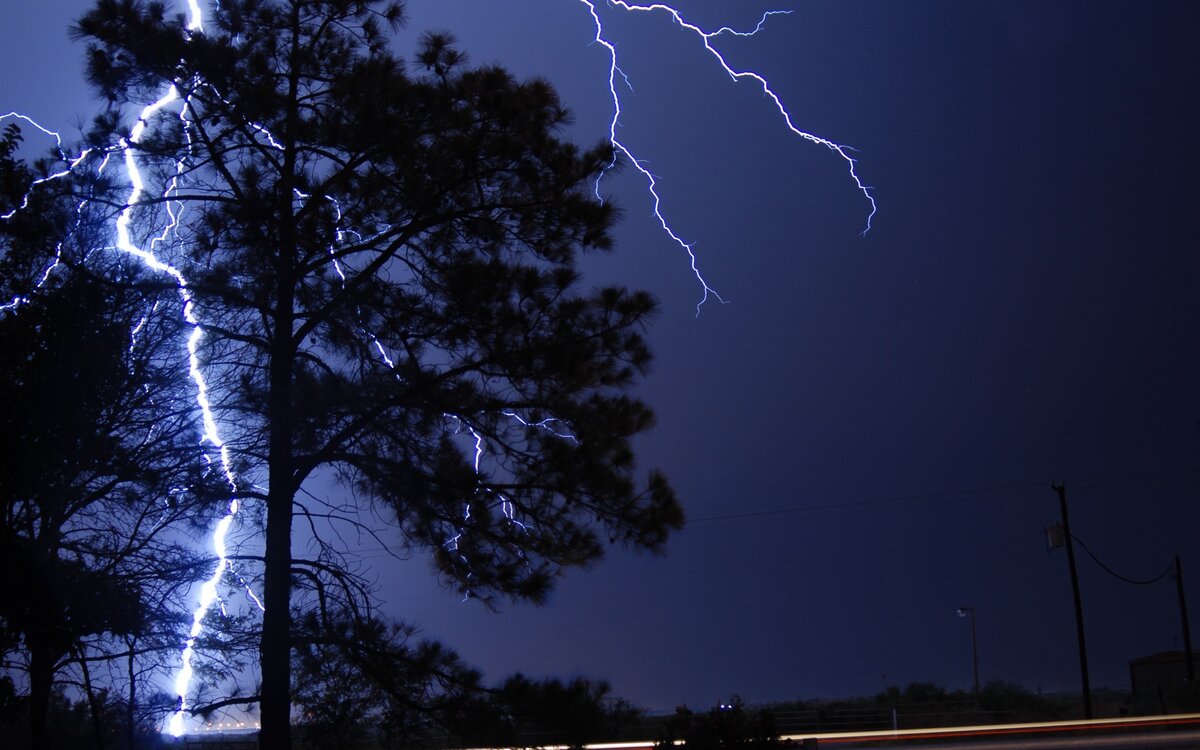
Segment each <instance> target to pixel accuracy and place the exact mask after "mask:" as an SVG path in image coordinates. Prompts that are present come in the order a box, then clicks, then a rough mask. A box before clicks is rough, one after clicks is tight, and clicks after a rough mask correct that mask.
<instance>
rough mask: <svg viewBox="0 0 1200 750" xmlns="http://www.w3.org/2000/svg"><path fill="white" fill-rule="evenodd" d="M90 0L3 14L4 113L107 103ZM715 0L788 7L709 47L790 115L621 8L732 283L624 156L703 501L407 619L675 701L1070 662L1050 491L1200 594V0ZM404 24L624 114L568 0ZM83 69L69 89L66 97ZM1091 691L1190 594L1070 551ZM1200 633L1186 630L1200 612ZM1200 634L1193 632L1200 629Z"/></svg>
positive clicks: (406, 603)
mask: <svg viewBox="0 0 1200 750" xmlns="http://www.w3.org/2000/svg"><path fill="white" fill-rule="evenodd" d="M86 4H87V3H86V2H84V0H60V1H59V2H43V3H40V4H38V7H37V8H36V9H35V8H33V7H26V5H29V6H32V5H33V4H25V3H22V4H21V7H20V9H18V10H11V9H6V10H5V11H4V12H3V13H4V15H3V18H4V23H3V25H2V26H0V64H2V65H3V70H4V71H5V72H4V75H3V77H2V78H0V110H2V111H8V110H9V109H21V110H23V111H26V112H28V113H29V114H31V115H33V116H35V117H37V118H38V119H39V120H41V121H43V122H44V123H46V124H57V125H61V126H64V127H66V126H68V125H70V124H71V123H72V122H73V121H74V120H75V119H77V118H75V116H76V115H86V114H87V113H88V112H89V110H90V106H89V104H88V102H87V99H86V94H85V93H84V89H83V86H82V84H81V83H80V75H79V70H80V62H81V58H82V51H81V49H79V48H78V47H74V46H71V45H70V44H69V42H68V41H67V37H66V32H65V27H66V24H67V22H68V20H69V19H71V18H73V17H74V16H77V15H78V14H79V13H80V12H81V11H82V9H83V8H84V7H85V6H86ZM678 6H679V7H680V8H681V9H683V10H684V11H685V13H686V14H687V15H688V16H689V17H690V18H691V19H692V20H694V21H695V22H697V23H699V24H701V25H709V26H719V25H722V24H725V23H728V24H732V25H735V26H747V25H752V24H753V23H754V22H756V21H757V19H758V16H759V14H760V13H761V11H763V10H766V9H768V8H782V9H789V10H794V11H795V13H794V14H793V15H790V16H785V17H777V18H774V19H772V21H771V22H770V24H769V25H768V28H767V30H766V31H764V32H763V33H762V34H761V35H760V36H758V37H756V38H755V39H753V40H749V41H746V40H729V41H728V42H726V43H724V44H722V49H724V50H726V51H727V52H728V54H729V56H730V58H731V61H732V62H733V63H734V65H735V66H742V67H755V68H756V69H757V70H759V71H760V72H762V73H763V74H765V75H766V76H768V77H769V78H770V80H771V81H772V84H773V85H774V87H775V89H776V91H777V92H778V93H779V94H780V95H781V97H782V98H783V99H784V101H785V102H786V103H787V104H788V106H789V107H790V109H791V111H792V113H793V115H794V117H795V120H796V122H797V124H798V125H799V126H800V127H802V128H804V129H806V130H809V131H810V132H813V133H816V134H818V135H821V136H824V137H827V138H830V139H832V140H835V141H837V142H840V143H844V144H849V145H851V146H854V147H856V148H857V149H858V150H859V151H858V158H859V160H860V161H859V170H860V174H861V175H862V177H863V179H864V181H866V182H867V183H869V184H871V185H873V186H874V187H875V195H876V197H877V200H878V202H879V214H878V216H877V217H876V219H875V223H874V229H873V230H872V231H871V232H870V233H869V234H868V235H867V236H866V237H860V236H859V231H860V230H861V229H862V227H863V223H864V221H865V219H866V215H867V212H868V210H869V207H868V206H867V204H866V202H865V200H864V199H863V197H862V196H861V194H859V193H857V192H856V190H855V187H854V185H853V183H852V182H851V181H850V179H849V176H848V175H847V173H846V170H845V164H844V162H842V161H841V160H840V159H838V158H836V156H835V155H832V154H830V153H829V152H828V151H826V150H825V149H823V148H821V147H819V146H814V145H811V144H808V143H806V142H804V141H801V140H799V139H797V138H795V137H794V136H792V135H790V134H789V133H788V132H787V131H786V130H785V129H784V127H783V124H782V123H781V121H780V119H779V118H778V116H777V115H776V114H775V113H773V111H772V110H771V108H770V105H769V103H768V102H766V101H765V100H764V99H763V97H762V95H761V94H760V93H759V92H758V91H757V90H756V89H753V88H752V87H750V86H749V85H735V84H733V83H731V82H730V81H729V79H728V78H727V77H725V76H723V74H722V73H721V72H720V71H719V70H718V69H717V68H716V67H715V66H714V65H713V64H712V63H711V61H710V60H709V59H708V58H706V57H705V56H704V55H703V54H702V50H700V48H699V47H698V45H696V44H695V42H694V40H693V39H692V38H690V37H688V36H686V35H685V34H683V33H681V32H680V31H679V30H678V28H677V27H675V26H673V25H672V24H671V23H670V21H669V19H668V18H667V17H666V16H664V15H657V16H652V15H646V14H639V15H637V16H633V17H630V16H627V15H623V14H621V13H618V12H615V11H605V14H606V15H605V18H607V19H609V20H610V21H611V34H612V37H613V38H614V39H615V40H617V41H618V42H619V43H620V45H621V46H620V51H621V54H622V56H623V61H624V67H625V71H626V73H627V74H628V75H629V77H630V79H631V81H632V83H633V86H634V88H635V93H634V94H633V95H631V96H629V97H628V99H627V100H626V103H625V113H626V114H625V117H624V118H623V128H622V131H621V136H622V138H623V139H624V140H625V141H626V142H627V143H628V145H630V146H631V147H632V148H634V149H635V150H636V151H637V152H638V153H639V155H641V156H642V157H643V158H645V159H648V160H649V162H650V164H649V166H650V168H651V169H652V170H653V171H654V172H655V173H656V174H657V175H659V176H660V178H661V183H660V184H661V189H662V192H663V195H664V206H663V207H664V210H665V211H666V213H667V214H668V216H669V217H670V218H671V219H672V221H673V223H674V224H675V226H676V228H677V230H678V231H679V232H680V233H681V234H682V235H683V236H684V237H685V238H687V239H688V240H691V241H695V242H696V243H697V244H696V248H697V252H698V253H699V255H700V259H701V263H702V267H703V269H704V271H705V273H706V275H707V277H708V279H709V281H710V283H711V284H712V285H713V286H714V287H716V288H717V289H718V290H719V291H720V292H721V293H722V294H723V295H724V296H725V297H726V298H727V299H728V300H730V301H731V303H730V304H729V305H725V306H721V305H717V304H710V305H707V306H706V307H705V308H704V309H703V311H702V312H701V314H700V316H699V317H698V318H697V317H696V316H695V312H694V305H695V303H696V301H697V300H698V299H699V296H700V291H701V290H700V289H699V287H698V286H697V285H696V284H695V282H694V280H693V279H692V278H691V277H690V274H689V270H688V268H687V265H686V262H685V259H684V258H683V257H682V256H681V255H680V254H679V253H678V251H677V249H676V248H674V247H673V246H672V245H671V244H670V243H669V242H668V241H667V239H666V238H665V237H664V236H663V235H662V234H661V232H660V231H659V230H657V228H656V226H655V224H654V221H653V219H652V217H650V215H649V214H650V201H649V198H648V197H647V196H646V195H645V194H644V192H642V187H643V185H642V183H641V182H640V181H639V179H638V177H637V175H636V173H634V172H633V170H629V169H626V170H625V171H624V172H623V173H621V174H620V175H618V176H617V177H616V178H614V179H612V180H611V181H610V182H608V183H607V186H608V188H609V190H610V191H611V192H612V193H613V196H614V198H615V199H616V200H617V201H618V202H619V204H620V205H621V206H622V207H623V208H624V211H625V214H626V218H625V221H624V222H623V224H622V225H621V227H620V229H619V232H618V249H617V251H616V252H615V253H613V254H612V255H610V256H606V257H602V258H596V259H592V260H589V262H588V269H589V272H590V273H591V274H592V278H593V279H595V280H596V282H597V283H600V282H601V281H609V280H619V281H621V282H623V283H627V284H629V285H632V286H638V287H643V288H647V289H649V290H651V291H653V292H654V293H655V294H656V295H658V296H659V298H660V299H661V300H662V303H663V312H662V314H661V316H660V318H659V320H658V323H657V325H656V326H655V327H654V329H653V330H652V332H651V338H652V340H653V342H654V345H655V350H656V352H657V361H656V365H655V368H654V373H653V375H652V376H651V377H650V378H649V380H648V381H647V382H646V383H645V384H644V386H643V387H642V388H641V393H642V395H643V396H644V397H645V398H646V399H647V400H649V401H650V402H651V404H652V405H653V406H654V407H655V408H656V410H657V412H658V415H659V426H658V428H657V429H656V430H655V431H654V432H653V433H652V434H650V435H649V436H648V437H646V438H645V439H644V440H642V441H641V442H640V446H639V447H640V449H641V456H642V462H643V464H644V465H646V466H647V467H649V466H659V467H661V468H663V469H665V470H666V471H667V472H668V474H669V475H670V477H671V479H672V481H673V483H674V484H675V486H676V488H677V490H678V492H679V494H680V496H681V498H682V499H683V502H684V503H685V506H686V508H687V511H688V514H689V516H690V518H691V519H693V520H692V523H691V524H690V525H689V527H688V528H687V529H686V530H685V531H684V532H682V533H681V534H679V536H678V538H677V539H676V540H675V541H674V542H673V543H672V545H671V551H670V554H669V555H668V556H667V557H666V558H664V559H656V558H648V557H644V556H636V555H628V554H625V553H622V552H620V551H619V550H618V551H615V552H614V554H613V555H612V557H611V558H610V559H609V560H608V561H607V562H605V563H604V564H603V565H601V566H599V567H598V568H597V569H595V570H593V571H591V572H587V573H574V574H572V575H570V576H569V577H567V578H566V579H565V580H564V581H563V582H562V585H561V587H560V589H559V591H558V592H557V594H555V596H554V597H553V598H552V600H551V602H550V603H549V604H548V605H547V606H545V607H542V608H534V607H530V606H509V607H506V608H505V609H504V611H503V612H501V613H500V614H492V613H488V612H486V611H484V610H483V609H482V608H481V607H479V606H478V605H476V604H462V603H459V602H458V600H457V597H455V596H454V595H453V594H450V593H445V592H440V591H439V590H437V589H436V587H435V586H434V585H433V583H432V580H431V578H430V576H429V574H428V569H427V566H426V564H425V562H424V561H420V560H414V561H412V562H411V563H408V564H407V565H406V566H403V567H396V566H395V564H394V563H391V562H389V561H388V560H387V558H385V557H383V556H381V555H379V554H378V553H376V552H368V553H367V554H369V555H373V556H375V557H372V559H373V560H377V561H378V563H379V565H380V566H381V568H380V571H381V572H380V580H381V583H382V589H381V593H382V595H383V597H384V598H385V599H386V600H387V601H388V603H389V608H390V609H391V610H392V611H393V612H394V613H395V614H396V615H398V616H402V617H405V618H409V619H411V620H413V621H414V622H416V623H418V624H419V625H421V626H422V627H423V628H424V629H425V631H426V632H427V633H429V634H430V635H433V636H438V637H441V638H443V639H445V640H446V641H447V642H448V643H450V644H451V645H453V646H454V647H455V648H457V649H459V650H460V651H461V652H462V654H463V655H464V656H465V657H466V658H467V659H468V660H469V661H471V662H474V663H477V664H479V665H480V666H481V667H483V668H484V670H485V671H486V673H487V674H488V675H489V677H493V678H499V677H501V676H503V675H505V674H507V673H509V672H512V671H515V670H518V669H520V670H524V671H526V672H528V673H531V674H534V675H549V674H558V675H571V674H586V675H590V676H597V677H606V678H608V679H609V680H610V681H611V683H612V684H613V687H614V690H615V692H616V693H617V694H619V695H622V696H625V697H627V698H629V699H631V700H633V701H634V702H636V703H639V704H641V705H644V706H647V707H650V708H656V709H669V708H670V707H672V706H673V705H675V704H677V703H680V702H685V701H686V702H688V703H690V704H692V705H693V706H707V705H710V704H712V703H715V702H716V701H717V700H719V699H722V698H727V697H729V696H730V695H731V694H733V693H737V694H740V695H741V696H742V697H743V698H745V699H746V700H747V701H750V702H757V701H767V700H776V699H787V698H796V697H816V696H837V695H847V694H859V693H867V692H874V691H877V690H878V689H880V688H881V687H882V686H883V685H885V684H887V685H893V684H901V685H902V684H905V683H907V682H910V681H917V680H921V681H933V682H938V683H941V684H944V685H947V686H949V687H967V686H969V684H970V679H971V663H970V634H969V629H968V626H967V624H966V622H965V621H963V620H961V619H959V618H957V617H955V610H956V609H957V608H958V607H959V606H960V605H963V604H966V605H971V606H974V607H975V608H976V611H977V613H978V626H979V651H980V671H981V677H982V679H984V680H988V679H996V678H1002V679H1007V680H1011V681H1015V682H1019V683H1022V684H1024V685H1026V686H1027V687H1030V688H1039V687H1040V688H1042V689H1046V690H1072V689H1076V688H1077V686H1078V664H1077V661H1076V652H1075V640H1074V636H1075V629H1074V619H1073V611H1072V605H1071V598H1070V586H1069V578H1068V575H1067V568H1066V560H1065V557H1064V555H1063V553H1062V551H1061V550H1060V551H1058V552H1056V553H1053V554H1048V553H1047V552H1046V551H1045V542H1044V539H1043V535H1042V528H1043V526H1044V525H1046V524H1047V523H1048V522H1051V521H1053V520H1054V519H1055V518H1056V517H1057V515H1058V507H1057V502H1056V497H1055V495H1054V493H1053V492H1052V491H1051V489H1050V487H1049V483H1050V482H1051V481H1061V480H1065V481H1066V482H1067V483H1068V490H1069V493H1070V498H1071V508H1072V522H1073V525H1074V527H1075V528H1074V530H1075V533H1076V535H1077V536H1078V537H1080V538H1081V539H1082V540H1083V541H1084V542H1085V543H1086V544H1087V545H1088V546H1089V547H1090V548H1091V549H1092V550H1093V551H1094V552H1095V553H1096V554H1097V555H1099V556H1100V557H1101V558H1102V559H1103V560H1104V561H1105V562H1106V563H1107V564H1108V565H1110V566H1111V567H1113V568H1115V569H1117V570H1118V571H1121V572H1123V573H1125V574H1126V575H1129V576H1132V577H1152V576H1154V575H1157V574H1158V573H1159V572H1160V571H1161V570H1162V569H1163V568H1164V567H1166V565H1167V564H1168V562H1169V561H1170V559H1171V556H1172V555H1173V554H1176V553H1178V554H1180V555H1182V557H1183V562H1184V566H1185V573H1186V574H1187V575H1188V593H1189V596H1190V597H1191V604H1192V610H1193V612H1200V554H1198V553H1200V545H1197V543H1196V539H1197V529H1200V503H1198V500H1200V427H1198V425H1200V387H1198V384H1200V350H1198V345H1200V295H1198V294H1197V284H1198V282H1200V253H1197V248H1200V241H1198V240H1200V238H1198V236H1197V235H1198V232H1197V229H1196V226H1195V222H1194V219H1195V216H1196V209H1195V202H1196V199H1197V197H1200V196H1198V194H1197V193H1198V191H1197V188H1196V186H1195V179H1196V177H1195V176H1196V174H1197V173H1198V172H1200V146H1198V145H1197V140H1196V138H1195V133H1196V132H1197V131H1198V130H1200V121H1198V119H1200V118H1197V115H1196V113H1195V107H1194V105H1193V100H1194V98H1195V92H1196V91H1198V90H1200V80H1198V78H1200V75H1198V74H1200V61H1198V58H1197V56H1196V54H1195V52H1194V49H1193V45H1194V40H1195V39H1196V38H1197V35H1198V34H1200V7H1198V6H1197V5H1196V4H1195V3H1193V2H1188V1H1185V0H1178V1H1167V0H1156V1H1152V2H1133V1H1132V0H1078V1H1075V2H1068V1H1067V0H1057V1H1056V2H1045V0H1029V1H1016V0H1005V1H1004V2H1001V1H999V0H994V1H989V2H984V1H983V0H980V1H979V2H956V1H954V0H906V1H905V2H892V1H889V0H837V1H836V2H835V1H832V0H830V1H822V0H782V1H781V2H778V3H774V4H768V3H766V2H760V0H739V1H738V2H736V3H734V2H720V1H719V0H691V1H685V0H680V2H679V3H678ZM410 11H411V15H412V17H413V23H412V26H411V27H410V29H409V30H408V31H407V32H406V33H405V34H404V35H403V36H402V38H401V39H400V40H399V43H400V44H406V43H408V41H410V40H411V38H412V36H413V35H414V34H415V33H417V32H418V31H421V30H424V29H426V28H430V27H433V28H439V29H449V30H451V31H453V32H454V33H456V34H457V35H458V37H459V39H460V41H461V42H462V46H463V48H464V49H465V50H466V51H467V52H468V53H469V54H470V55H471V57H472V59H473V60H475V61H477V62H492V61H498V62H501V63H503V64H505V65H508V66H509V67H511V68H512V69H514V70H515V71H516V72H518V73H519V74H523V75H533V74H540V75H544V76H546V77H547V78H549V79H550V80H551V81H552V82H553V83H554V84H555V85H556V86H557V87H558V88H559V90H560V92H561V94H562V96H563V98H564V99H565V101H566V102H567V104H568V105H569V106H570V107H571V108H572V109H573V110H574V111H575V113H576V115H577V119H576V125H575V127H574V128H573V130H572V135H573V137H575V138H577V139H579V140H583V141H588V142H591V141H596V140H599V139H600V138H602V137H603V136H604V134H605V132H606V130H607V123H608V118H609V116H610V103H609V101H608V99H607V91H606V81H605V72H606V71H605V67H606V57H605V55H604V51H603V50H602V49H599V48H597V47H595V46H594V45H590V44H589V42H590V40H591V35H592V31H591V26H590V18H589V17H588V16H587V15H586V12H585V9H584V8H583V7H582V6H581V5H579V4H578V2H576V0H436V1H435V0H412V2H411V3H410ZM56 91H62V92H64V93H62V94H61V95H51V94H52V92H56ZM1080 558H1081V559H1080V577H1081V579H1082V589H1083V602H1084V609H1085V613H1086V615H1087V628H1088V638H1089V648H1090V656H1091V659H1090V662H1091V668H1092V676H1093V684H1094V685H1111V686H1114V687H1126V686H1127V681H1128V667H1127V662H1128V660H1129V659H1131V658H1134V657H1137V656H1142V655H1146V654H1149V653H1153V652H1155V651H1160V650H1164V649H1170V648H1173V647H1181V638H1180V629H1179V617H1178V608H1177V604H1176V599H1175V589H1174V585H1173V583H1172V582H1171V581H1169V580H1163V581H1161V582H1159V583H1157V584H1155V585H1152V586H1145V587H1134V586H1130V585H1128V584H1125V583H1121V582H1120V581H1117V580H1116V579H1114V578H1112V577H1110V576H1108V575H1107V574H1106V573H1104V572H1103V571H1102V570H1101V569H1100V568H1099V567H1098V566H1096V565H1095V564H1094V563H1093V562H1092V561H1091V560H1090V559H1087V557H1086V555H1085V554H1084V553H1083V552H1082V551H1080ZM1194 629H1195V628H1194ZM1196 635H1197V636H1198V637H1200V632H1197V633H1196Z"/></svg>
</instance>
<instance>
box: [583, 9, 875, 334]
mask: <svg viewBox="0 0 1200 750" xmlns="http://www.w3.org/2000/svg"><path fill="white" fill-rule="evenodd" d="M578 2H579V3H580V4H581V5H583V6H584V7H585V8H587V11H588V13H589V14H590V15H591V17H592V21H593V23H594V24H595V29H596V35H595V38H594V39H593V41H594V42H595V43H596V44H598V45H600V46H601V47H604V48H605V49H606V50H608V56H609V61H610V64H609V68H608V93H609V96H610V97H611V98H612V104H613V116H612V120H611V121H610V122H609V127H608V137H609V141H610V142H611V143H612V147H613V151H614V158H613V163H612V164H611V165H610V166H609V169H612V168H613V167H615V166H616V165H617V161H618V159H619V157H620V156H621V155H624V157H625V158H626V159H627V160H628V161H629V163H630V164H632V165H633V167H634V169H636V170H637V171H638V172H640V173H641V174H642V176H643V177H645V178H646V182H647V190H648V191H649V193H650V195H651V197H652V198H653V214H654V218H655V219H657V220H658V223H659V225H661V226H662V229H663V231H664V232H666V234H667V236H668V237H670V238H671V241H672V242H674V243H675V244H677V245H679V247H680V248H682V249H683V251H684V252H685V253H686V254H687V257H688V260H689V261H690V265H691V269H692V273H693V275H695V277H696V280H697V281H698V282H699V283H700V286H701V289H702V290H703V292H702V296H701V298H700V301H699V302H697V303H696V314H697V315H699V314H700V308H701V307H703V306H704V303H705V302H707V301H708V299H709V297H713V298H715V299H717V300H718V301H720V302H722V303H724V302H725V300H724V299H722V297H721V295H719V294H717V292H716V290H715V289H713V288H712V286H710V285H709V283H708V282H707V281H706V280H705V279H704V276H703V274H701V272H700V266H699V261H698V260H697V258H696V252H695V245H694V243H690V242H687V241H685V240H684V239H683V238H681V237H680V236H679V234H678V232H676V231H675V229H674V228H673V227H672V226H671V224H670V223H669V222H668V221H667V218H666V217H665V216H664V215H663V212H662V197H661V196H660V195H659V193H658V179H657V178H656V177H655V176H654V174H653V173H652V172H650V170H649V169H647V168H646V166H645V162H644V161H643V160H642V159H640V158H639V157H637V156H636V155H635V154H634V153H633V151H632V150H631V149H630V148H629V147H628V146H627V145H626V144H625V143H624V142H622V141H621V140H620V138H618V137H617V129H618V128H619V127H620V121H621V95H620V94H619V93H618V86H617V78H618V77H620V79H621V81H622V82H623V83H624V84H625V85H626V86H627V87H630V88H632V87H631V86H630V82H629V77H628V76H627V75H626V74H625V71H623V70H622V69H621V66H620V64H619V62H618V60H617V47H616V44H614V43H613V42H612V41H611V40H610V39H609V38H608V37H607V35H606V34H605V30H604V22H603V21H602V20H601V18H600V12H599V11H598V10H597V8H596V5H597V4H596V2H595V1H594V0H578ZM607 2H608V4H609V5H610V6H613V7H617V8H621V9H622V10H625V11H627V12H630V13H656V12H661V13H666V14H667V15H669V16H670V17H671V20H672V21H674V22H675V23H676V24H678V25H679V27H680V28H682V29H683V30H685V31H687V32H689V33H691V34H692V35H694V36H695V37H696V38H697V39H698V40H699V41H700V43H701V44H702V45H703V47H704V49H705V51H707V52H708V54H709V55H711V56H712V57H713V59H714V60H716V62H717V65H718V66H719V67H720V69H721V70H722V71H724V72H725V74H726V75H728V76H729V77H730V78H731V79H732V80H733V81H735V82H737V81H753V82H754V83H756V84H757V85H758V86H759V87H760V88H761V89H762V92H763V95H764V96H766V97H767V99H769V100H770V101H771V102H772V103H773V104H774V105H775V109H776V110H778V112H779V114H780V116H781V117H782V118H783V121H784V124H785V125H786V126H787V129H788V130H790V131H791V132H792V133H793V134H794V135H796V136H799V137H800V138H803V139H804V140H806V141H809V142H811V143H815V144H817V145H820V146H824V147H825V148H827V149H829V150H830V151H832V152H834V153H835V154H837V155H838V156H840V157H841V158H842V159H843V160H845V162H846V164H847V166H848V168H849V170H850V177H851V179H852V180H853V181H854V184H855V185H856V186H857V187H858V190H859V192H861V193H862V194H863V196H864V197H865V198H866V199H867V202H868V203H869V204H870V207H871V211H870V213H869V214H867V221H866V227H865V228H864V229H863V230H862V234H863V235H866V233H867V232H869V231H870V230H871V220H872V219H873V218H875V211H876V205H875V198H874V196H872V195H871V188H870V187H868V186H867V185H865V184H863V181H862V180H861V179H860V178H859V176H858V172H857V171H856V163H857V162H856V160H855V159H854V158H853V157H851V156H850V154H849V151H851V150H852V149H851V148H850V147H849V146H844V145H841V144H838V143H834V142H833V141H831V140H829V139H827V138H822V137H820V136H818V135H813V134H812V133H809V132H807V131H804V130H801V129H800V128H798V127H797V126H796V124H795V122H794V121H793V119H792V115H791V113H790V112H789V111H788V110H787V108H786V107H785V106H784V105H783V100H782V99H780V97H779V95H778V94H776V93H775V91H774V89H772V88H771V85H770V83H768V82H767V79H766V78H764V77H763V76H762V75H760V74H758V73H755V72H754V71H751V70H737V69H735V68H733V67H732V66H731V65H730V64H729V62H728V61H726V60H725V57H724V56H723V55H722V54H721V53H720V51H718V50H717V48H716V47H714V46H713V42H714V41H715V40H716V39H717V38H718V37H720V36H721V35H723V34H728V35H730V36H739V37H751V36H754V35H755V34H757V33H758V32H759V31H761V30H762V29H763V27H764V26H765V25H766V23H767V20H768V19H769V18H770V17H771V16H777V15H789V14H791V12H792V11H790V10H770V11H767V12H766V13H763V15H762V18H760V19H759V21H758V24H757V25H756V26H755V27H754V28H753V29H751V30H749V31H736V30H734V29H733V28H730V27H729V26H722V27H720V28H719V29H717V30H716V31H705V30H704V29H702V28H701V27H699V26H697V25H696V24H693V23H691V22H689V21H687V20H686V19H685V18H684V17H683V14H681V13H680V12H679V11H678V10H677V9H675V8H674V7H672V6H670V5H667V4H665V3H653V4H650V5H639V4H636V3H630V2H626V0H607ZM602 177H603V174H601V176H600V177H598V178H597V179H596V186H595V187H596V197H597V198H600V197H601V196H600V179H601V178H602Z"/></svg>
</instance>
